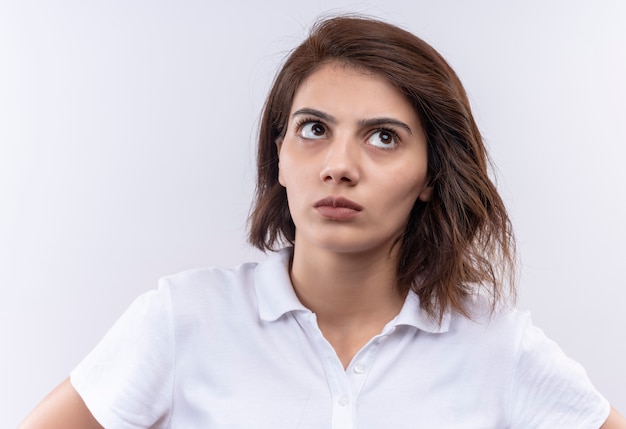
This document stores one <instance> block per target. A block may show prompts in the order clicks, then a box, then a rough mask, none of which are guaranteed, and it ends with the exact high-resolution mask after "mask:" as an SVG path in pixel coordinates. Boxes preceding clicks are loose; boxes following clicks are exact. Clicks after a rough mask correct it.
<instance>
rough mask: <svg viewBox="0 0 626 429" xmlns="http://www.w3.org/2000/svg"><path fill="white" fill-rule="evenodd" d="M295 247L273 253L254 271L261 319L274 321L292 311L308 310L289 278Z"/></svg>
mask: <svg viewBox="0 0 626 429" xmlns="http://www.w3.org/2000/svg"><path fill="white" fill-rule="evenodd" d="M292 253H293V248H291V247H286V248H284V249H281V250H280V251H278V252H276V253H274V254H271V255H270V256H268V258H267V259H266V260H265V261H264V262H262V263H261V264H259V265H258V266H257V268H256V270H255V273H254V286H255V289H256V295H257V299H258V302H259V316H260V317H261V320H265V321H268V322H273V321H275V320H278V319H279V318H280V317H281V316H282V315H283V314H285V313H288V312H290V311H297V310H301V311H307V312H311V310H309V309H308V308H306V307H305V306H304V305H302V303H301V302H300V300H299V299H298V297H297V296H296V293H295V292H294V290H293V286H292V285H291V279H290V278H289V261H290V260H291V255H292Z"/></svg>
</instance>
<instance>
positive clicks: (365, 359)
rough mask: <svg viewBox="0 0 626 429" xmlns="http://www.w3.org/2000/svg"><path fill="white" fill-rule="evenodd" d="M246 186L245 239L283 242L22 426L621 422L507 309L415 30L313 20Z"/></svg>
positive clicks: (110, 349)
mask: <svg viewBox="0 0 626 429" xmlns="http://www.w3.org/2000/svg"><path fill="white" fill-rule="evenodd" d="M257 186H258V188H257V196H256V201H255V204H254V208H253V211H252V214H251V226H250V241H251V243H252V244H254V245H255V246H257V247H259V248H260V249H263V250H277V251H276V252H275V253H274V254H272V255H271V256H269V257H268V259H267V260H266V261H265V262H263V263H260V264H245V265H242V266H240V267H238V268H236V269H234V270H223V269H216V268H212V269H204V270H194V271H189V272H184V273H181V274H177V275H174V276H170V277H167V278H164V279H162V280H161V282H160V286H159V288H158V290H155V291H152V292H149V293H147V294H144V295H142V296H141V297H139V298H138V299H137V300H136V301H135V302H134V303H133V305H132V306H131V307H130V309H129V310H128V311H127V312H126V313H125V314H124V315H123V316H122V318H121V319H120V320H119V321H118V322H117V323H116V325H115V326H114V327H113V328H112V329H111V330H110V331H109V333H108V334H107V335H106V337H105V338H104V339H103V340H102V342H101V343H100V344H99V345H98V346H97V347H96V349H95V350H94V351H93V352H92V353H91V354H89V355H88V356H87V357H86V358H85V360H84V361H83V362H82V363H81V364H80V365H79V366H78V367H77V368H76V369H75V370H74V371H73V372H72V374H71V377H70V378H69V379H68V380H66V381H65V382H63V383H62V384H61V385H60V386H59V387H58V388H57V389H56V390H55V391H54V392H53V393H52V394H51V395H50V396H49V397H48V398H46V399H45V400H44V402H43V403H42V404H41V405H40V406H39V407H38V408H37V409H36V410H35V411H34V412H33V414H32V415H31V416H30V417H29V418H27V420H26V421H25V422H24V423H23V425H22V426H21V427H22V428H44V427H45V428H48V429H49V428H55V427H59V428H61V427H62V428H64V429H67V428H81V429H85V428H99V427H106V428H196V427H197V428H250V427H254V428H272V429H276V428H316V429H319V428H354V427H359V428H383V427H385V428H394V429H399V428H415V427H424V428H432V427H438V428H463V429H467V428H505V427H506V428H551V429H553V428H600V427H602V428H626V423H625V421H624V419H623V418H622V417H621V416H620V415H619V414H618V413H617V412H615V411H611V409H610V406H609V404H608V403H607V401H606V400H605V399H604V398H603V397H602V396H601V395H600V394H599V393H598V392H597V391H596V390H595V389H594V387H593V386H592V384H591V383H590V381H589V380H588V378H587V376H586V374H585V372H584V370H583V369H582V368H581V367H580V366H579V365H578V364H577V363H575V362H573V361H572V360H570V359H569V358H567V357H566V356H564V355H563V353H562V352H561V350H560V349H559V348H558V347H557V346H556V345H555V344H554V343H553V342H551V341H550V340H548V339H547V338H545V336H544V335H543V334H542V332H541V331H540V330H538V329H537V328H535V327H533V326H532V324H531V323H530V321H529V317H528V315H527V314H525V313H520V312H516V311H514V310H511V309H510V305H509V304H510V303H511V301H512V299H513V297H514V288H513V286H512V285H513V283H512V282H511V278H512V275H513V261H514V241H513V236H512V232H511V227H510V223H509V219H508V216H507V213H506V210H505V208H504V205H503V203H502V200H501V199H500V197H499V195H498V193H497V191H496V189H495V187H494V185H493V184H492V182H491V180H490V179H489V177H488V157H487V154H486V152H485V148H484V146H483V143H482V140H481V136H480V134H479V131H478V129H477V127H476V124H475V122H474V120H473V118H472V114H471V111H470V107H469V103H468V100H467V97H466V95H465V92H464V90H463V87H462V85H461V83H460V81H459V80H458V78H457V76H456V75H455V73H454V72H453V71H452V69H451V68H450V67H449V66H448V65H447V63H446V62H445V61H444V60H443V59H442V57H441V56H440V55H439V54H438V53H437V52H436V51H435V50H433V49H432V48H431V47H430V46H428V45H427V44H426V43H424V42H423V41H422V40H420V39H418V38H417V37H415V36H414V35H412V34H410V33H408V32H406V31H403V30H401V29H399V28H397V27H394V26H392V25H389V24H386V23H382V22H379V21H375V20H370V19H363V18H353V17H339V18H334V19H328V20H325V21H322V22H320V23H318V25H316V26H315V28H314V29H313V31H312V33H311V35H310V36H309V38H308V39H307V40H305V41H304V42H303V43H302V44H301V45H300V46H299V47H298V48H296V49H295V50H294V51H293V52H292V54H291V55H290V56H289V58H288V59H287V61H286V63H285V65H284V66H283V68H282V69H281V71H280V72H279V74H278V76H277V78H276V81H275V82H274V85H273V87H272V89H271V91H270V94H269V97H268V99H267V102H266V105H265V110H264V113H263V118H262V123H261V130H260V138H259V148H258V182H257ZM284 246H286V247H284Z"/></svg>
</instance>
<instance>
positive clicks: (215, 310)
mask: <svg viewBox="0 0 626 429" xmlns="http://www.w3.org/2000/svg"><path fill="white" fill-rule="evenodd" d="M289 254H290V253H289V249H283V250H281V251H279V252H277V253H274V254H270V255H269V256H268V257H267V258H266V259H265V260H264V261H263V262H249V263H244V264H241V265H239V266H237V267H234V268H220V267H206V268H197V269H192V270H186V271H182V272H179V273H176V274H172V275H168V276H165V277H163V278H161V279H160V280H159V287H158V289H157V291H156V292H154V293H156V294H158V295H160V296H161V299H163V300H166V301H169V305H170V306H171V311H172V313H173V315H174V319H175V322H177V321H178V322H181V321H184V320H185V319H192V318H198V317H199V318H201V319H206V318H219V317H229V318H233V317H238V316H244V315H250V316H257V315H258V308H259V300H261V301H263V300H264V299H265V298H264V297H265V296H266V295H268V293H270V294H271V295H272V296H273V297H276V296H277V295H280V294H281V293H288V291H289V290H291V286H290V282H289V275H288V271H287V263H286V261H287V260H288V257H289ZM264 291H265V292H264Z"/></svg>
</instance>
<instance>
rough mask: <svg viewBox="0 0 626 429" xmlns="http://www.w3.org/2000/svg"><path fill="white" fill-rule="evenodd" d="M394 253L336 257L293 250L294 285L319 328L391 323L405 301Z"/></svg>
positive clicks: (376, 252) (317, 250)
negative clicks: (380, 322)
mask: <svg viewBox="0 0 626 429" xmlns="http://www.w3.org/2000/svg"><path fill="white" fill-rule="evenodd" d="M395 255H396V252H393V251H392V252H389V251H388V250H387V249H385V250H383V251H374V252H368V253H356V254H355V253H337V252H332V251H326V250H324V249H319V248H316V249H310V248H304V249H303V248H302V246H298V245H296V246H295V248H294V256H293V263H292V267H291V281H292V283H293V286H294V289H295V291H296V294H297V295H298V298H299V299H300V300H301V301H302V303H303V304H304V305H305V306H306V307H307V308H309V309H310V310H311V311H313V312H314V313H316V315H317V318H318V321H320V322H321V323H333V324H339V325H343V326H348V325H352V324H354V325H355V326H359V325H361V326H362V323H363V322H367V321H372V320H377V321H380V320H384V321H385V323H386V322H388V321H389V320H390V319H391V318H393V317H394V316H395V315H396V314H397V313H398V311H399V310H400V308H401V307H402V303H403V302H404V297H403V296H401V294H400V293H399V292H398V289H397V282H396V264H397V262H396V261H397V259H396V256H395Z"/></svg>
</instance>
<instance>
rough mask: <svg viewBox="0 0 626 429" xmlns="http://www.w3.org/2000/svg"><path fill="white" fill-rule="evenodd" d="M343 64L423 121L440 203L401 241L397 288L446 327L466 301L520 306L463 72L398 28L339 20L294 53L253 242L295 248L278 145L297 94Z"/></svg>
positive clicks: (433, 202) (269, 147) (278, 95)
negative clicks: (390, 88) (386, 89)
mask: <svg viewBox="0 0 626 429" xmlns="http://www.w3.org/2000/svg"><path fill="white" fill-rule="evenodd" d="M331 62H337V63H340V64H344V65H346V66H349V67H354V68H356V69H363V70H367V71H369V72H373V73H375V74H377V75H380V76H382V77H384V78H385V79H387V80H388V81H389V82H391V83H392V84H393V85H394V86H395V87H397V88H398V89H399V90H400V91H401V92H402V93H403V94H404V95H405V96H406V97H407V99H408V100H409V101H410V102H411V104H412V106H413V107H414V109H415V111H416V112H417V114H418V116H419V118H420V120H421V122H422V126H423V128H424V132H425V134H426V137H427V142H428V178H429V179H428V180H429V186H431V187H432V188H433V194H432V198H431V199H430V200H429V201H427V202H423V201H419V200H418V201H416V202H415V205H414V206H413V209H412V210H411V213H410V215H409V219H408V221H407V225H406V228H405V231H404V233H403V234H402V236H401V237H400V238H399V241H398V244H399V246H400V248H399V251H398V255H399V257H398V265H397V284H398V288H399V291H400V292H401V293H406V292H408V291H409V290H410V289H412V290H414V291H415V292H416V293H417V295H418V296H419V298H420V306H421V307H422V308H423V309H424V310H425V311H426V312H427V314H429V315H430V316H431V317H432V318H435V319H437V320H439V321H441V320H442V318H443V316H444V314H445V313H446V312H447V311H450V310H452V311H457V312H459V313H461V314H463V315H465V316H467V317H471V306H470V304H469V303H468V300H467V298H468V297H470V296H471V295H474V294H476V293H485V292H486V294H487V296H488V297H489V299H490V302H491V304H492V311H494V310H495V309H496V307H497V305H498V304H500V303H505V302H512V301H513V300H514V298H515V240H514V237H513V231H512V226H511V223H510V220H509V217H508V214H507V211H506V208H505V206H504V203H503V201H502V199H501V197H500V195H499V194H498V192H497V189H496V187H495V185H494V184H493V182H492V181H491V179H490V178H489V171H488V169H489V166H490V160H489V157H488V154H487V151H486V149H485V146H484V143H483V140H482V137H481V135H480V132H479V130H478V127H477V125H476V122H475V121H474V118H473V116H472V113H471V109H470V104H469V100H468V98H467V95H466V93H465V90H464V88H463V86H462V84H461V81H460V80H459V78H458V77H457V75H456V73H455V72H454V71H453V70H452V68H451V67H450V66H449V65H448V63H447V62H446V61H445V60H444V59H443V57H442V56H441V55H440V54H439V53H438V52H437V51H435V50H434V49H433V48H432V47H431V46H430V45H428V44H427V43H426V42H424V41H423V40H421V39H419V38H418V37H417V36H415V35H413V34H411V33H409V32H408V31H405V30H403V29H400V28H398V27H396V26H393V25H391V24H388V23H385V22H382V21H378V20H375V19H370V18H363V17H354V16H340V17H334V18H329V19H325V20H322V21H319V22H317V23H316V24H315V25H314V26H313V28H312V30H311V32H310V35H309V37H308V38H307V39H306V40H305V41H304V42H302V44H300V45H299V46H298V47H297V48H296V49H294V50H293V51H292V53H291V54H290V55H289V57H288V58H287V60H286V61H285V63H284V65H283V67H282V68H281V70H280V71H279V72H278V74H277V76H276V78H275V80H274V83H273V85H272V88H271V90H270V93H269V95H268V98H267V100H266V103H265V106H264V109H263V113H262V117H261V124H260V131H259V142H258V152H257V187H256V194H255V200H254V204H253V208H252V211H251V214H250V219H249V224H250V230H249V236H248V238H249V241H250V243H251V244H252V245H254V246H255V247H257V248H259V249H261V250H263V251H267V250H276V248H278V247H281V246H282V245H284V244H286V243H289V244H293V243H294V240H295V231H296V227H295V225H294V223H293V220H292V218H291V215H290V212H289V206H288V202H287V193H286V190H285V188H284V187H283V186H281V185H280V184H279V183H278V151H277V146H276V142H277V141H278V140H279V139H280V138H282V136H283V135H284V133H285V130H286V128H287V123H288V119H289V118H288V117H289V113H290V110H291V105H292V102H293V99H294V96H295V93H296V91H297V90H298V88H299V87H300V85H301V84H302V82H303V81H304V80H305V79H306V78H307V77H309V76H310V75H311V74H312V73H314V72H315V71H316V70H318V69H319V68H320V67H321V66H323V65H325V64H328V63H331Z"/></svg>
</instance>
